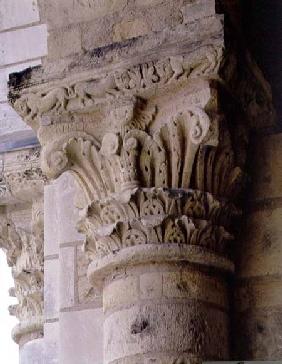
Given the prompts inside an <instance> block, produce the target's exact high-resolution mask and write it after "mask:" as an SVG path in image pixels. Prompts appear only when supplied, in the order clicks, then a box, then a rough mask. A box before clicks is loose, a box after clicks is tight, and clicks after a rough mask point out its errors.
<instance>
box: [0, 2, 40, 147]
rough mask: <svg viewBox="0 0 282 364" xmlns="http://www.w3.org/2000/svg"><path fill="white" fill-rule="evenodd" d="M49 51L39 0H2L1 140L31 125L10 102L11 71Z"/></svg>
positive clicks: (0, 60)
mask: <svg viewBox="0 0 282 364" xmlns="http://www.w3.org/2000/svg"><path fill="white" fill-rule="evenodd" d="M46 54H47V27H46V25H45V24H41V23H40V18H39V10H38V4H37V0H0V142H1V140H3V138H4V139H5V138H7V136H10V137H12V135H13V134H14V133H19V132H20V131H22V130H28V129H29V128H28V127H27V126H26V124H25V123H24V122H23V121H22V120H21V118H20V117H19V116H18V115H17V114H16V113H15V111H14V110H13V109H12V108H11V107H10V105H9V104H8V102H7V93H8V88H7V82H8V79H9V74H11V73H13V72H20V71H22V70H24V69H26V68H28V67H33V66H37V65H40V64H41V58H42V57H44V56H46ZM31 134H32V132H31Z"/></svg>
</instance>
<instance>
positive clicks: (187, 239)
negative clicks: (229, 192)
mask: <svg viewBox="0 0 282 364" xmlns="http://www.w3.org/2000/svg"><path fill="white" fill-rule="evenodd" d="M239 214H240V212H239V211H238V210H237V209H236V208H235V207H234V205H232V204H230V203H227V202H223V201H219V200H216V199H215V198H214V197H213V196H212V195H211V194H209V193H203V192H200V191H193V190H184V189H162V188H159V189H156V188H155V189H135V190H134V191H132V195H131V197H130V199H129V201H128V202H119V201H116V200H111V201H108V202H104V203H98V202H96V203H93V204H92V205H91V206H89V207H88V208H86V209H85V211H84V212H83V216H82V218H81V220H80V223H79V229H80V231H81V232H83V233H85V234H86V236H87V251H88V252H89V253H90V255H92V256H93V258H97V257H102V256H105V255H107V254H110V253H114V252H117V251H119V250H121V249H123V248H126V247H131V246H137V245H140V244H143V245H144V244H163V243H168V244H183V245H186V244H187V245H188V244H189V245H196V246H200V247H203V248H205V249H208V250H210V251H213V252H215V253H219V254H224V255H225V254H227V253H228V249H229V248H228V242H230V241H231V240H233V236H232V235H231V234H230V233H229V232H228V230H230V229H231V225H232V222H233V223H234V218H235V219H236V217H238V216H239Z"/></svg>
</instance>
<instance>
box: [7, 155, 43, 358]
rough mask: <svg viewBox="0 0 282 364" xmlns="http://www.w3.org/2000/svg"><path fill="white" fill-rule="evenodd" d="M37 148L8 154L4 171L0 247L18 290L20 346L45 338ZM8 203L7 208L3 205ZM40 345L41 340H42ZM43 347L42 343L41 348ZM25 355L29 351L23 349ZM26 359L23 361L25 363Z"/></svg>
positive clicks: (14, 311) (15, 291) (15, 333)
mask: <svg viewBox="0 0 282 364" xmlns="http://www.w3.org/2000/svg"><path fill="white" fill-rule="evenodd" d="M38 156H39V152H38V149H27V150H24V151H19V152H12V153H7V154H6V155H5V158H4V159H5V165H3V172H2V183H3V185H2V188H1V204H2V207H1V208H2V210H1V219H0V225H1V234H0V235H1V248H2V249H4V251H5V252H6V254H7V261H8V264H9V266H10V267H11V268H12V275H13V278H14V281H15V287H14V288H11V290H10V294H11V295H13V296H15V297H16V298H17V300H18V304H17V305H14V306H10V308H9V310H10V313H11V314H12V315H15V316H16V317H17V318H18V319H19V324H18V325H17V326H16V327H15V328H14V330H13V333H12V336H13V338H14V340H15V341H16V342H17V343H19V345H20V346H21V347H23V346H24V344H25V343H26V342H28V341H31V340H33V341H32V343H30V345H29V347H31V346H33V345H35V343H34V340H35V339H38V338H41V337H42V336H43V199H42V197H43V196H42V193H43V186H44V182H45V179H44V176H43V174H42V172H41V169H40V167H39V160H38ZM3 204H5V205H6V206H3ZM40 342H41V341H40ZM41 345H42V344H40V346H41ZM22 352H23V353H25V354H23V356H24V355H25V356H28V355H30V350H29V349H28V348H27V347H25V348H22ZM24 360H25V359H24V358H22V362H23V363H24V362H25V361H24Z"/></svg>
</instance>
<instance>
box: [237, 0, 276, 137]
mask: <svg viewBox="0 0 282 364" xmlns="http://www.w3.org/2000/svg"><path fill="white" fill-rule="evenodd" d="M241 1H242V6H243V9H244V17H243V20H244V32H245V34H246V39H247V43H248V47H249V48H250V49H251V51H252V53H253V55H254V57H255V59H256V61H257V63H258V65H259V66H260V68H261V69H262V71H263V73H264V75H265V78H266V79H267V80H268V82H269V83H270V85H271V87H272V91H273V101H274V105H275V108H276V111H277V116H278V125H277V127H276V128H274V129H273V130H272V132H281V131H282V0H241Z"/></svg>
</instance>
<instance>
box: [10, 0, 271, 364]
mask: <svg viewBox="0 0 282 364" xmlns="http://www.w3.org/2000/svg"><path fill="white" fill-rule="evenodd" d="M49 3H50V2H49ZM54 6H56V9H57V12H58V14H64V16H65V18H61V17H60V16H57V14H56V16H54V17H52V19H51V15H50V14H49V13H48V12H50V9H51V8H50V7H49V5H48V4H47V2H44V1H42V9H43V13H44V12H45V16H46V19H48V20H47V22H48V23H49V26H50V29H51V31H50V34H51V35H50V43H49V50H50V57H49V59H47V60H46V62H45V64H44V68H43V69H33V70H29V71H28V72H24V73H21V74H15V75H14V76H13V77H12V78H11V81H10V87H11V102H12V103H13V106H14V108H15V110H17V112H18V113H19V114H20V115H21V116H22V117H23V118H24V120H25V121H26V123H28V124H29V125H30V126H31V127H32V128H33V129H34V130H36V132H37V135H38V138H39V140H40V143H41V145H42V156H41V158H42V160H41V161H42V163H41V166H42V169H43V172H44V173H45V174H46V175H47V176H48V178H50V179H57V178H58V177H59V176H60V175H61V174H63V176H62V177H60V178H64V176H65V175H64V172H67V171H68V172H70V174H71V175H72V176H73V177H74V178H75V179H76V182H77V183H78V186H79V188H78V187H76V188H75V191H74V189H72V188H70V189H69V187H68V186H67V185H66V187H65V188H63V190H64V193H65V199H64V200H63V201H62V202H61V203H60V204H59V210H58V211H60V213H59V215H58V216H57V217H58V219H59V221H61V227H60V229H59V232H58V236H59V242H60V249H59V256H60V260H61V261H60V264H61V266H60V268H59V271H60V274H59V277H60V291H61V297H60V313H59V330H65V331H67V332H70V334H69V335H65V336H64V334H62V335H60V338H61V342H60V350H61V351H60V353H59V358H60V359H61V360H62V363H68V364H70V363H73V364H75V361H74V360H77V356H78V355H79V353H78V352H81V351H80V350H81V348H85V350H86V351H87V353H88V355H89V356H88V357H87V359H88V358H90V359H91V360H92V362H94V363H95V362H96V361H97V364H98V363H99V361H98V360H101V356H99V355H97V353H96V351H95V347H94V346H92V347H91V345H89V341H88V340H89V337H88V336H87V335H89V332H90V331H91V327H92V332H93V333H95V334H96V335H97V331H98V330H97V328H98V326H99V325H101V310H100V308H99V306H98V303H99V301H98V299H97V294H98V293H100V294H101V295H102V298H103V312H104V313H103V314H104V324H103V346H104V363H105V364H137V363H138V364H148V363H153V362H154V363H158V364H179V363H185V364H186V363H191V362H199V361H201V360H224V359H229V358H230V347H229V337H230V323H229V321H230V305H229V300H228V296H229V286H228V282H229V279H228V277H229V276H230V275H232V274H233V272H234V261H233V258H234V256H233V254H232V251H233V241H234V234H235V233H236V229H235V226H236V225H237V223H238V218H239V217H240V214H241V211H240V197H241V192H242V188H243V186H244V184H245V181H246V175H245V164H246V159H247V148H248V137H249V133H250V130H251V129H252V128H258V127H260V126H268V125H269V124H271V123H272V120H273V109H272V103H271V93H270V91H269V87H268V85H267V83H266V82H265V81H264V79H263V77H262V75H261V73H260V71H259V70H258V68H257V66H256V65H255V64H254V62H253V61H252V60H251V57H250V55H249V54H248V52H247V51H246V50H245V49H243V48H241V47H240V46H239V43H238V42H237V40H236V39H235V37H234V35H233V38H232V39H229V37H226V38H227V40H226V39H225V35H226V34H225V33H224V26H225V27H226V28H228V24H227V23H226V24H224V17H223V15H219V14H216V9H215V3H214V1H205V2H203V1H193V2H191V1H176V2H170V1H167V2H161V3H160V2H159V1H157V2H145V3H144V2H134V1H131V2H130V1H126V2H125V1H105V2H99V1H93V2H92V1H91V2H90V1H88V0H87V1H81V0H79V1H77V2H74V3H73V7H71V6H67V4H66V3H65V2H60V3H59V2H56V4H54ZM132 9H133V10H132ZM64 10H65V11H64ZM94 12H95V14H94ZM48 14H49V15H48ZM160 14H161V16H160ZM94 17H97V19H95V22H96V23H95V25H93V24H94V23H93V24H89V29H90V30H89V32H90V34H91V35H94V36H95V37H97V38H98V39H97V42H96V38H93V44H92V43H91V42H90V41H89V39H90V38H87V37H86V38H87V39H85V40H84V41H85V42H88V45H87V46H86V45H85V44H83V43H81V44H80V42H79V41H80V40H81V41H82V40H83V39H80V31H81V29H82V28H81V27H82V24H80V22H82V23H83V26H84V27H85V28H84V29H85V30H86V28H87V27H88V25H85V21H90V20H92V19H94ZM100 22H102V23H100ZM64 25H65V26H66V25H67V26H66V28H65V29H63V27H64ZM95 26H97V27H98V28H97V29H99V31H98V30H97V31H95V29H96V28H95ZM105 29H107V30H108V31H107V32H104V30H105ZM231 30H232V29H231ZM103 32H104V33H103ZM109 32H110V34H109ZM83 33H84V34H86V32H83ZM231 33H232V32H229V33H228V34H231ZM233 33H234V32H233ZM103 34H105V36H106V39H104V38H101V37H102V35H103ZM68 35H69V36H70V37H68ZM71 37H73V43H74V44H73V48H72V46H71ZM113 42H114V43H113ZM68 43H69V45H68ZM62 44H66V47H65V49H64V50H63V54H62V52H61V53H58V54H59V57H65V58H60V61H58V60H57V59H56V54H57V50H56V49H57V48H58V47H60V48H61V45H62ZM97 46H99V48H97ZM52 47H53V49H52ZM87 47H89V48H87ZM90 48H92V50H91V51H86V50H87V49H90ZM72 50H73V51H74V52H75V53H76V54H72ZM59 183H60V182H59ZM70 191H72V192H70ZM61 193H62V195H64V193H63V191H61ZM75 194H76V195H77V196H76V197H75V205H76V206H77V208H78V209H79V210H80V213H79V221H78V229H79V232H80V233H83V234H85V236H86V241H85V243H84V258H82V255H81V254H80V255H78V248H80V245H81V243H82V241H81V240H80V239H79V237H76V238H73V236H77V233H75V232H74V231H73V225H72V224H71V225H69V224H68V219H69V217H70V215H71V214H72V213H73V210H72V207H71V203H70V201H71V198H73V197H74V195H75ZM66 196H68V197H66ZM68 212H69V213H68ZM60 216H61V217H60ZM60 219H61V220H60ZM60 231H61V232H63V233H60ZM60 234H61V235H60ZM78 257H79V260H78V259H77V258H78ZM53 258H54V257H53ZM82 259H84V262H83V263H82ZM77 262H79V265H80V268H79V269H78V265H77ZM88 262H90V265H89V267H88V273H87V275H88V279H89V281H90V283H91V285H92V287H90V289H89V294H88V293H86V294H84V292H85V288H84V287H85V286H84V285H85V284H86V282H85V270H84V271H83V269H85V267H86V266H87V265H88ZM81 268H82V269H81ZM79 286H80V287H81V289H80V288H79ZM89 305H90V306H89ZM93 305H95V307H94V306H93ZM86 307H87V308H89V307H91V310H85V308H86ZM78 308H79V309H80V310H81V314H79V313H78V312H75V311H77V309H78ZM91 319H92V320H93V321H92V323H93V325H92V326H91V325H88V323H89V322H90V320H91ZM84 320H87V325H86V324H84V325H83V328H82V330H83V335H85V337H86V339H85V342H84V344H85V346H83V344H82V343H80V344H79V345H78V351H77V350H76V351H75V352H74V347H73V346H72V345H71V344H70V341H71V342H72V343H73V342H74V340H75V338H74V337H73V335H72V330H71V329H72V328H73V327H74V325H81V322H82V321H84ZM88 320H89V321H88ZM90 326H91V327H90ZM98 344H100V341H99V342H98ZM85 355H86V354H84V353H83V354H81V356H80V358H83V360H85V361H86V360H87V359H86V357H85ZM99 364H100V363H99Z"/></svg>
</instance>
